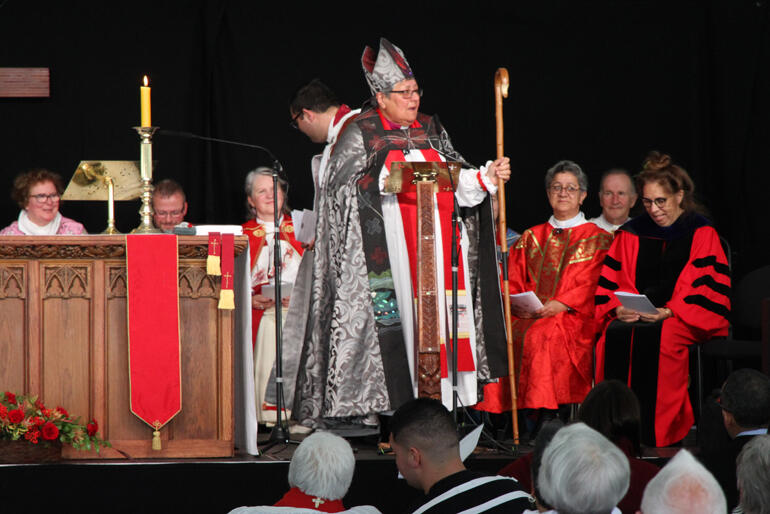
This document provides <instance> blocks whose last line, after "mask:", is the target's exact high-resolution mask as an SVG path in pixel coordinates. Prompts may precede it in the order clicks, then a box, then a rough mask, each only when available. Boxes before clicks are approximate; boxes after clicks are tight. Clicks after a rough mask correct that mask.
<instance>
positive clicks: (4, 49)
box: [0, 0, 770, 274]
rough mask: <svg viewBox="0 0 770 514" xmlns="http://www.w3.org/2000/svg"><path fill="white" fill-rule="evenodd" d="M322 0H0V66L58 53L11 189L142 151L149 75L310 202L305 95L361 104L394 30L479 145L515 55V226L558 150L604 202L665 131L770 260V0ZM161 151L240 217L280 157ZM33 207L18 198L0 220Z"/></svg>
mask: <svg viewBox="0 0 770 514" xmlns="http://www.w3.org/2000/svg"><path fill="white" fill-rule="evenodd" d="M318 5H319V4H317V3H316V4H313V7H307V6H305V5H304V4H302V3H297V2H283V3H282V4H279V5H278V6H272V7H270V8H269V9H267V8H266V4H264V3H259V2H253V1H248V0H233V1H226V0H209V1H197V2H181V1H178V2H161V1H158V2H138V1H132V2H128V1H116V2H96V1H75V2H40V1H33V0H25V1H22V0H0V66H10V67H15V66H29V67H37V66H46V67H50V69H51V97H50V98H46V99H18V98H16V99H0V190H9V189H10V184H11V182H12V180H13V177H14V176H15V175H16V174H17V173H18V172H20V171H22V170H24V169H26V168H29V167H33V166H42V167H48V168H50V169H53V170H55V171H58V172H59V173H61V174H62V175H64V176H65V178H69V176H71V174H72V172H73V171H74V170H75V167H76V166H77V163H78V162H79V161H80V160H82V159H104V160H124V159H125V160H129V159H131V160H137V159H138V138H137V136H136V134H135V133H134V131H133V130H132V129H131V127H132V126H134V125H136V124H138V119H139V98H138V97H139V94H138V86H139V81H140V79H141V76H142V75H143V74H147V75H149V76H150V79H151V83H152V86H153V90H152V94H153V122H154V124H155V125H157V126H160V127H161V128H166V129H176V130H185V131H190V132H195V133H198V134H203V135H208V136H212V137H219V138H229V139H235V140H239V141H244V142H250V143H257V144H262V145H265V146H268V147H269V148H271V149H272V150H273V152H274V153H275V154H277V156H278V157H279V159H280V160H281V161H282V162H283V165H284V167H285V169H286V171H287V172H288V174H289V178H290V182H291V191H290V203H291V204H292V206H293V207H308V206H310V205H311V202H312V194H313V191H312V185H311V180H310V178H309V165H308V164H309V158H310V156H311V155H312V154H313V153H315V152H317V151H318V150H319V149H320V147H318V146H316V145H313V144H312V143H310V142H309V141H308V140H307V139H306V138H305V137H304V136H303V135H302V134H300V133H298V132H295V131H293V130H292V129H290V128H289V126H288V124H287V121H288V112H287V104H288V100H289V97H290V96H291V94H292V92H293V91H294V90H295V89H296V88H297V87H298V86H299V85H301V84H302V83H304V82H305V81H307V80H309V79H310V78H312V77H314V76H318V77H320V78H322V80H324V81H325V82H327V83H328V84H329V85H330V86H331V87H332V88H333V89H335V90H336V91H337V92H338V93H339V95H340V96H341V98H342V99H343V100H345V101H346V102H347V103H349V104H351V105H353V106H357V105H360V103H361V102H362V101H363V100H365V99H366V97H367V95H368V90H367V88H366V84H365V81H364V78H363V76H362V73H361V70H360V56H361V52H362V50H363V48H364V45H366V44H369V45H376V44H377V42H378V38H379V37H380V36H385V37H387V38H389V39H390V40H391V41H392V42H394V43H395V44H397V45H399V46H400V47H401V48H403V49H404V51H405V53H406V56H407V59H408V60H409V62H410V63H411V65H412V67H413V69H414V70H415V72H416V74H417V77H418V79H419V81H420V85H421V86H423V87H424V88H425V91H426V93H425V97H424V98H423V101H422V107H421V110H423V111H424V112H427V113H438V114H440V116H441V119H442V122H443V123H444V125H445V126H446V127H447V129H448V131H449V133H450V134H451V135H452V138H453V142H454V144H455V147H456V148H457V149H459V150H460V151H461V152H462V153H463V154H464V155H465V157H466V158H467V159H468V160H470V161H471V162H476V163H482V162H483V161H484V160H486V159H487V158H490V157H491V156H493V154H494V150H495V146H494V143H495V134H494V102H493V76H494V72H495V70H496V69H497V67H499V66H505V67H507V68H508V70H509V72H510V76H511V82H512V84H511V89H510V96H509V98H508V99H507V100H506V101H505V120H506V137H505V145H506V154H508V155H510V156H511V159H512V163H513V169H514V175H513V178H512V180H511V182H510V185H509V187H508V188H507V193H508V203H509V206H508V220H509V225H511V226H512V227H514V228H516V229H518V230H521V229H523V228H526V227H528V226H531V225H533V224H536V223H540V222H542V221H543V220H545V219H546V218H547V216H548V214H549V211H550V209H549V207H548V205H547V202H546V198H545V194H544V189H543V184H542V177H543V174H544V172H545V170H546V169H547V168H548V166H550V165H551V164H553V163H554V162H555V161H557V160H559V159H565V158H567V159H572V160H575V161H577V162H578V163H580V164H581V165H582V166H583V167H584V169H585V170H586V171H587V173H588V174H589V177H590V178H591V179H592V184H591V191H590V193H589V199H588V201H587V203H586V205H585V211H586V214H588V215H591V216H593V215H596V214H597V213H598V210H599V208H598V202H597V197H596V185H597V184H596V182H597V180H598V177H599V175H600V174H601V172H602V171H604V170H605V169H607V168H610V167H615V166H622V167H627V168H629V169H631V170H633V171H638V168H639V164H640V162H641V160H642V158H643V157H644V155H645V154H646V152H647V151H648V150H650V149H653V148H654V149H659V150H662V151H665V152H668V153H670V154H671V155H673V157H674V159H675V160H676V161H678V162H679V163H681V164H682V165H683V166H684V167H685V168H686V169H688V170H689V171H690V173H691V174H692V175H693V178H694V179H695V181H696V184H697V186H698V192H699V193H700V198H701V199H702V200H703V202H704V203H705V204H706V206H707V207H708V208H709V209H710V211H711V213H712V216H713V218H714V220H715V222H716V224H717V228H718V229H719V230H720V232H721V233H722V234H723V235H725V236H726V237H727V238H728V239H729V240H730V242H731V243H732V246H733V250H734V253H735V254H736V256H737V258H736V261H735V262H736V266H737V268H738V269H737V270H736V271H737V274H742V272H743V271H746V270H748V269H751V268H753V267H756V266H757V265H759V264H763V263H765V262H766V261H767V260H768V258H767V254H768V252H767V250H766V249H765V245H766V240H767V239H768V236H770V229H768V224H767V223H766V220H765V214H766V210H767V209H766V204H767V197H768V195H767V192H768V189H769V188H768V186H770V179H768V173H767V170H768V169H770V166H769V164H770V144H768V143H769V142H770V137H769V136H770V128H768V123H767V122H768V120H770V116H769V114H770V107H769V102H768V92H770V81H769V80H768V71H770V66H769V65H770V61H769V60H768V57H769V56H770V34H768V6H767V5H766V0H752V1H747V0H729V1H727V0H693V1H672V0H666V1H654V0H636V1H634V0H605V1H599V0H597V1H591V2H589V1H577V0H517V1H515V2H507V3H505V4H503V3H502V2H473V3H472V5H470V4H469V5H467V6H466V7H464V8H463V9H462V10H459V9H456V8H454V9H453V8H450V7H448V4H446V3H444V2H422V3H418V2H387V3H382V2H377V3H360V4H357V6H356V7H346V8H344V9H342V8H339V9H340V10H339V12H331V11H333V10H334V9H337V8H335V7H331V6H327V5H324V6H323V7H324V8H326V9H327V12H323V11H322V10H321V9H320V7H318ZM154 152H155V158H156V159H157V160H158V162H159V166H158V167H157V169H156V177H157V178H158V179H159V178H163V177H172V178H175V179H177V180H178V181H180V182H181V183H182V184H183V185H184V187H185V189H186V191H187V194H188V199H189V202H190V212H189V216H188V219H189V220H190V221H193V222H196V223H203V222H210V223H213V222H218V223H241V222H242V221H243V220H244V214H245V212H244V211H245V210H244V207H243V200H244V195H243V192H242V181H243V177H244V176H245V173H246V172H247V171H248V170H249V169H251V168H253V167H255V166H257V165H260V164H267V163H268V161H267V159H266V158H265V157H264V156H263V155H262V154H261V153H259V152H256V151H251V150H245V149H240V148H236V147H225V146H222V145H216V144H209V143H203V142H200V141H192V140H185V139H177V138H171V137H162V136H156V138H155V146H154ZM3 194H4V195H5V193H3ZM137 208H138V201H135V202H126V203H121V205H119V206H118V209H117V216H118V220H117V224H118V228H119V229H121V230H123V231H128V230H130V229H131V228H132V227H133V226H136V225H137V224H138V214H137ZM62 211H63V213H64V214H65V215H68V216H70V217H73V218H75V219H78V220H80V221H82V222H83V223H84V224H85V225H86V228H87V229H88V230H89V231H90V232H98V231H100V230H102V229H103V228H104V226H105V221H104V218H105V215H106V207H105V205H104V204H103V203H89V202H71V203H69V204H65V205H63V207H62ZM17 214H18V209H17V207H16V206H15V205H13V204H12V203H11V200H10V198H9V197H8V196H6V201H4V202H0V225H4V224H6V223H10V221H12V220H13V219H15V217H16V216H17Z"/></svg>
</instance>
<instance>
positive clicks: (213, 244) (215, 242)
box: [209, 239, 219, 255]
mask: <svg viewBox="0 0 770 514" xmlns="http://www.w3.org/2000/svg"><path fill="white" fill-rule="evenodd" d="M209 244H210V245H211V251H212V253H213V254H214V255H216V254H217V246H219V242H218V241H217V240H216V239H214V240H213V241H212V242H211V243H209Z"/></svg>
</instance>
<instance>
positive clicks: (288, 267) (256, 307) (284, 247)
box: [243, 168, 302, 423]
mask: <svg viewBox="0 0 770 514" xmlns="http://www.w3.org/2000/svg"><path fill="white" fill-rule="evenodd" d="M246 193H247V197H246V200H247V203H248V207H249V212H250V214H251V215H252V216H253V219H251V220H249V221H247V222H246V223H244V224H243V233H244V234H246V235H247V236H249V252H250V258H251V294H252V296H251V307H252V311H251V312H252V316H251V333H252V341H253V342H254V383H255V387H256V398H257V421H258V422H259V423H265V422H267V423H274V422H275V420H276V407H275V405H273V404H272V403H269V402H266V401H265V391H266V390H267V387H268V380H269V378H270V374H271V371H272V369H273V364H274V362H275V319H276V318H275V298H274V297H273V296H268V295H263V294H262V286H264V285H267V284H270V285H271V286H272V285H274V284H275V265H274V258H273V255H274V253H273V252H274V251H275V247H274V244H275V243H274V234H275V222H274V220H275V217H274V212H273V177H272V170H270V169H269V168H257V169H256V170H254V171H251V172H249V174H248V175H247V176H246ZM285 194H286V182H285V181H283V179H280V178H279V189H278V209H279V212H281V221H280V225H279V226H280V236H279V239H280V245H281V246H280V248H281V284H287V283H289V284H293V283H294V280H295V279H296V278H297V271H298V269H299V263H300V260H301V257H302V246H301V245H300V243H299V242H298V241H297V240H296V239H295V238H294V225H293V224H292V221H291V217H290V216H289V214H288V209H284V205H285V200H284V197H285ZM281 296H282V297H283V299H282V302H281V303H282V307H283V310H282V314H283V316H282V317H281V319H282V320H284V321H285V320H286V313H287V309H288V306H289V298H288V296H287V295H286V291H285V290H282V292H281Z"/></svg>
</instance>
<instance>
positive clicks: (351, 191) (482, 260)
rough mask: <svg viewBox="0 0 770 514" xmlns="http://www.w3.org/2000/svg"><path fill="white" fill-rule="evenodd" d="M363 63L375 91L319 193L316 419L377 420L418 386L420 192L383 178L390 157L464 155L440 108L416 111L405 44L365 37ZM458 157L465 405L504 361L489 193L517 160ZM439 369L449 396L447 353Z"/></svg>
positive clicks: (312, 339)
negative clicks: (483, 161) (392, 186)
mask: <svg viewBox="0 0 770 514" xmlns="http://www.w3.org/2000/svg"><path fill="white" fill-rule="evenodd" d="M362 65H363V68H364V75H365V77H366V80H367V83H368V84H369V88H370V91H371V94H372V97H371V99H370V100H369V101H368V103H367V104H366V105H365V106H364V108H363V110H362V112H361V113H360V114H359V115H358V116H357V117H356V118H355V119H354V120H352V121H351V122H350V123H349V124H348V126H347V127H346V128H345V130H344V131H343V132H342V133H341V134H340V135H339V138H338V140H337V143H336V145H335V147H334V149H333V150H332V153H331V157H330V159H329V166H328V168H327V170H326V173H327V178H326V187H325V188H324V189H323V190H322V192H321V195H320V198H319V200H318V216H317V219H318V222H317V223H318V224H317V227H316V243H315V253H316V255H315V259H314V260H313V276H314V277H315V281H314V283H313V290H312V293H311V298H310V308H309V312H310V319H309V320H308V324H307V327H308V334H307V335H306V337H305V345H304V348H303V351H302V355H301V359H302V360H301V364H300V372H299V376H298V377H297V388H296V392H295V394H296V395H298V396H299V403H295V405H298V406H299V409H295V411H294V413H293V414H294V415H295V416H298V417H299V418H300V420H301V421H302V422H303V424H306V425H309V426H316V427H317V426H323V425H324V424H325V422H326V418H346V420H350V418H352V417H354V418H355V421H357V422H363V423H364V424H367V425H376V424H377V416H375V414H377V413H383V412H386V411H392V410H394V409H396V408H398V407H399V406H400V405H402V404H403V403H405V402H406V401H408V400H410V399H412V398H413V397H415V396H416V394H417V391H416V390H417V384H416V383H415V378H414V377H416V373H415V368H416V366H417V363H416V362H415V359H414V353H415V352H414V345H416V344H417V343H418V334H416V330H415V326H416V320H417V318H416V316H417V314H416V309H415V297H414V293H413V291H417V284H416V283H415V271H416V266H415V263H416V261H417V256H416V253H417V249H416V247H417V244H416V243H417V241H416V231H417V230H416V227H417V214H416V211H417V209H416V202H415V193H414V192H403V193H392V192H387V191H385V189H384V183H385V181H386V178H387V177H388V176H389V175H390V172H391V163H393V162H403V161H413V162H440V161H444V160H450V161H460V162H464V161H463V159H462V157H461V156H460V155H459V154H458V153H457V152H455V151H454V149H453V148H452V145H451V143H450V142H449V136H448V135H447V133H446V131H445V130H444V128H443V127H442V126H441V124H440V123H439V121H438V119H437V118H436V117H434V116H428V115H425V114H422V113H420V112H419V107H420V98H421V95H422V89H420V87H419V85H418V84H417V81H416V79H415V78H414V74H413V72H412V70H411V68H410V67H409V64H408V63H407V61H406V59H405V57H404V54H403V52H402V51H401V50H400V49H399V48H397V47H395V46H394V45H392V44H391V43H390V42H389V41H387V40H386V39H381V40H380V48H379V52H375V51H374V50H373V49H371V48H366V50H365V51H364V54H363V57H362ZM462 167H463V169H462V170H460V173H459V177H457V179H456V180H457V191H456V194H455V195H454V198H455V199H456V200H457V203H458V204H459V206H460V207H461V208H463V209H462V210H463V213H462V214H463V215H464V218H465V219H464V220H463V221H464V223H461V224H460V225H461V231H460V234H459V235H460V238H459V240H460V244H461V245H462V252H461V258H460V263H459V278H458V297H459V300H460V302H461V304H460V306H459V308H458V309H457V310H458V312H461V313H462V314H461V320H460V324H459V330H458V334H459V336H460V337H459V343H458V347H459V348H460V352H459V353H460V358H459V366H458V370H459V372H458V389H459V393H458V394H459V397H460V402H461V403H462V404H464V405H472V404H475V403H476V402H477V399H478V396H477V389H476V387H477V382H478V380H479V379H480V378H481V379H484V378H489V377H490V376H492V377H500V376H504V375H507V372H508V370H507V365H506V359H505V342H504V340H502V339H501V338H500V337H499V334H500V333H501V332H502V330H503V329H502V326H503V325H502V311H501V306H500V285H499V278H498V273H497V264H496V257H495V242H494V230H493V227H494V223H493V221H492V208H491V203H490V201H489V196H490V193H491V194H494V193H496V192H497V181H498V179H501V180H504V181H505V180H508V178H509V176H510V164H509V160H508V158H501V159H498V160H496V161H495V162H489V163H488V164H487V165H486V166H482V167H480V168H474V167H473V166H470V165H467V164H463V165H462ZM425 196H426V197H427V198H428V199H431V198H430V197H429V196H428V195H425ZM432 200H433V202H434V203H433V206H434V207H433V212H434V223H433V228H434V232H435V240H436V243H435V249H434V251H433V255H432V257H433V259H432V260H433V261H434V262H435V284H436V288H435V293H436V300H437V301H436V302H435V304H436V306H437V309H436V312H435V313H432V314H434V316H435V318H434V319H438V318H440V320H441V322H440V323H438V321H437V323H436V324H437V325H439V326H440V327H439V330H440V336H439V337H440V340H441V343H444V342H446V341H449V340H450V338H449V335H448V333H447V332H448V330H447V329H446V326H447V325H448V324H449V323H450V322H449V321H447V320H451V314H450V305H451V297H452V295H451V290H452V278H451V277H452V273H451V266H450V262H451V259H450V253H451V240H452V228H451V222H450V218H451V213H452V207H453V195H452V193H451V190H450V191H444V190H442V191H441V192H437V193H434V194H433V197H432ZM427 255H430V254H427ZM471 284H474V285H476V288H475V289H472V288H471ZM413 285H414V287H413ZM472 293H476V294H472ZM445 353H449V352H444V351H443V350H442V351H441V354H442V355H445ZM444 362H445V363H446V360H445V361H444ZM441 370H442V373H441V379H440V383H441V386H440V387H441V395H442V398H443V400H444V401H445V403H446V404H448V405H451V398H452V385H451V372H449V371H448V370H449V366H447V365H446V364H442V365H441Z"/></svg>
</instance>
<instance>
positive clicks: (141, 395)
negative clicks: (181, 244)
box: [126, 234, 182, 445]
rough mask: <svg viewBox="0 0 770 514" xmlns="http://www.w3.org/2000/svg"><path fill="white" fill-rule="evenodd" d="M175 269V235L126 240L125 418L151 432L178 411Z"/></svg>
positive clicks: (177, 281)
mask: <svg viewBox="0 0 770 514" xmlns="http://www.w3.org/2000/svg"><path fill="white" fill-rule="evenodd" d="M177 263H178V259H177V239H176V236H175V235H173V234H168V235H165V234H164V235H157V234H153V235H128V236H126V270H127V281H128V365H129V386H130V389H131V396H130V398H131V412H132V413H134V414H135V415H136V416H137V417H138V418H139V419H141V420H142V421H144V422H145V423H147V424H148V425H150V426H151V427H152V428H153V429H154V430H155V431H156V432H157V431H158V430H160V427H162V426H163V425H165V424H166V423H168V422H169V421H170V420H171V418H173V417H174V416H175V415H176V414H177V413H178V412H179V411H180V410H181V408H182V385H181V384H182V381H181V363H180V357H181V353H180V344H179V291H178V283H179V280H178V272H177V268H178V264H177ZM156 439H157V444H158V445H159V442H160V440H159V437H158V434H156ZM155 443H156V442H155V441H154V442H153V444H155Z"/></svg>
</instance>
